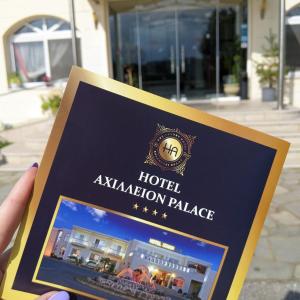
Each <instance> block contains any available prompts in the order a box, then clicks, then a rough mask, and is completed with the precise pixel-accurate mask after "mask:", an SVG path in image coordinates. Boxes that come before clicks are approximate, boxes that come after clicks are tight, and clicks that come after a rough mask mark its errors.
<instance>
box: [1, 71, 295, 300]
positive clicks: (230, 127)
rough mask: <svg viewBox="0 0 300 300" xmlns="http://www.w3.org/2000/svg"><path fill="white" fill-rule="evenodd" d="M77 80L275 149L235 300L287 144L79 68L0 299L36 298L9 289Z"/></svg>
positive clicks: (234, 291) (234, 289) (239, 271)
mask: <svg viewBox="0 0 300 300" xmlns="http://www.w3.org/2000/svg"><path fill="white" fill-rule="evenodd" d="M80 81H83V82H86V83H88V84H91V85H94V86H96V87H100V88H102V89H105V90H108V91H110V92H112V93H115V94H118V95H121V96H124V97H127V98H129V99H130V100H133V101H137V102H139V103H143V104H146V105H148V106H151V107H154V108H157V109H160V110H163V111H166V112H169V113H172V114H174V115H177V116H180V117H183V118H186V119H188V120H191V121H194V122H197V123H200V124H204V125H207V126H210V127H212V128H216V129H219V130H221V131H224V132H227V133H230V134H233V135H236V136H238V137H241V138H244V139H248V140H250V141H253V142H256V143H259V144H262V145H265V146H267V147H271V148H273V149H276V156H275V159H274V161H273V165H272V168H271V170H270V173H269V177H268V180H267V182H266V186H265V189H264V192H263V195H262V197H261V203H260V205H259V207H258V210H257V213H256V216H255V220H254V222H253V224H252V227H251V231H250V233H249V236H248V240H247V243H246V245H245V248H244V251H243V254H242V256H241V259H240V263H239V266H238V268H237V272H236V275H235V277H234V280H233V282H232V285H231V288H230V291H229V294H228V299H230V300H231V299H232V300H235V299H238V295H239V292H240V290H241V287H242V284H243V281H244V279H245V277H246V273H247V268H248V265H249V264H250V261H251V257H252V255H253V253H254V249H255V245H256V242H257V240H258V238H259V233H260V231H261V229H262V226H263V220H264V219H265V217H266V214H267V208H268V207H269V205H270V202H271V199H272V195H273V193H274V191H275V187H276V183H277V181H278V178H279V175H280V172H281V169H282V166H283V163H284V160H285V157H286V155H287V152H288V148H289V143H288V142H286V141H284V140H281V139H279V138H275V137H272V136H270V135H267V134H265V133H262V132H259V131H256V130H253V129H250V128H248V127H245V126H242V125H238V124H235V123H233V122H230V121H227V120H224V119H221V118H219V117H216V116H213V115H210V114H208V113H205V112H201V111H199V110H197V109H194V108H191V107H188V106H185V105H182V104H179V103H174V102H172V101H169V100H167V99H164V98H161V97H159V96H156V95H152V94H150V93H148V92H145V91H142V90H139V89H136V88H134V87H130V86H128V85H126V84H124V83H121V82H118V81H115V80H112V79H109V78H106V77H103V76H99V75H96V74H94V73H92V72H89V71H85V70H83V69H81V68H79V67H73V68H72V70H71V73H70V77H69V81H68V83H67V87H66V89H65V92H64V96H63V99H62V102H61V106H60V109H59V111H58V114H57V117H56V120H55V123H54V125H53V129H52V132H51V134H50V138H49V140H48V144H47V147H46V150H45V153H44V156H43V159H42V162H41V166H40V168H39V171H38V174H37V178H36V181H35V185H34V190H33V195H32V199H31V202H30V205H29V207H28V210H27V214H26V216H25V218H24V220H23V221H22V224H21V227H20V230H19V232H18V236H17V239H16V243H15V245H14V248H13V250H12V255H11V257H10V260H9V264H8V268H7V272H6V273H5V275H4V279H3V281H2V284H1V287H0V296H2V297H3V298H4V299H5V300H11V299H17V298H20V299H22V300H33V299H35V298H36V295H34V294H30V293H25V292H21V291H17V290H13V289H12V285H13V282H14V279H15V276H16V273H17V270H18V266H19V264H20V261H21V258H22V255H23V252H24V248H25V245H26V242H27V239H28V236H29V233H30V230H31V227H32V224H33V221H34V217H35V214H36V211H37V208H38V205H39V202H40V199H41V195H42V192H43V190H44V187H45V184H46V181H47V178H48V175H49V172H50V168H51V166H52V163H53V160H54V157H55V153H56V150H57V147H58V145H59V143H60V139H61V136H62V133H63V130H64V127H65V124H66V122H67V118H68V115H69V112H70V110H71V106H72V103H73V101H74V96H75V93H76V91H77V88H78V84H79V82H80ZM99 101H101V99H99Z"/></svg>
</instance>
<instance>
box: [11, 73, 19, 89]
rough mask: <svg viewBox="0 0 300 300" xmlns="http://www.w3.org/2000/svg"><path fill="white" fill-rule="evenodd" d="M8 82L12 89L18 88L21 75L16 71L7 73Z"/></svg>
mask: <svg viewBox="0 0 300 300" xmlns="http://www.w3.org/2000/svg"><path fill="white" fill-rule="evenodd" d="M8 82H9V85H10V87H11V88H12V89H18V88H19V87H20V86H21V84H22V80H21V77H20V75H19V74H18V73H11V74H9V76H8Z"/></svg>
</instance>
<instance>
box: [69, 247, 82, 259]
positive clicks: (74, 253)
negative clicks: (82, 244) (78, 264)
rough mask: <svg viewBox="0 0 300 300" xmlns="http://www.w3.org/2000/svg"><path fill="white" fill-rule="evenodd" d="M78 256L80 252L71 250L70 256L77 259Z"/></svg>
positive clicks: (75, 249)
mask: <svg viewBox="0 0 300 300" xmlns="http://www.w3.org/2000/svg"><path fill="white" fill-rule="evenodd" d="M79 255H80V250H79V249H77V248H72V250H71V254H70V256H76V257H78V256H79Z"/></svg>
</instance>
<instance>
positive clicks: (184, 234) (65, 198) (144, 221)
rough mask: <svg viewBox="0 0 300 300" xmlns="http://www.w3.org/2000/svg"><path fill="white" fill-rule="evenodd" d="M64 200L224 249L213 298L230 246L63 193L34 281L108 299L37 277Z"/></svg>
mask: <svg viewBox="0 0 300 300" xmlns="http://www.w3.org/2000/svg"><path fill="white" fill-rule="evenodd" d="M63 200H67V201H71V202H75V203H79V204H82V205H85V206H89V207H93V208H96V209H100V210H104V211H107V212H110V213H112V214H116V215H118V216H121V217H123V218H127V219H130V220H133V221H136V222H140V223H143V224H146V225H148V226H153V227H156V228H159V229H162V230H165V231H169V232H172V233H175V234H177V235H181V236H184V237H188V238H190V239H193V240H197V241H201V242H205V243H206V244H210V245H213V246H216V247H219V248H222V249H224V252H223V255H222V259H221V262H220V264H219V266H218V271H217V273H216V276H215V278H214V282H213V284H212V287H211V289H210V293H209V298H208V299H209V300H210V299H211V297H212V295H213V292H214V289H215V287H216V284H217V282H218V278H219V275H220V272H221V270H222V267H223V264H224V261H225V258H226V255H227V252H228V246H225V245H222V244H219V243H216V242H213V241H209V240H206V239H203V238H200V237H196V236H193V235H191V234H188V233H185V232H182V231H179V230H176V229H173V228H169V227H166V226H163V225H159V224H156V223H153V222H150V221H146V220H143V219H140V218H137V217H134V216H131V215H128V214H125V213H122V212H119V211H116V210H112V209H108V208H105V207H102V206H99V205H94V204H91V203H87V202H84V201H81V200H77V199H74V198H70V197H66V196H63V195H61V196H60V197H59V200H58V202H57V205H56V208H55V212H54V214H53V217H52V220H51V224H50V226H49V229H48V232H47V236H46V239H45V241H44V245H43V248H42V251H41V253H40V256H39V260H38V263H37V266H36V268H35V271H34V275H33V278H32V282H35V283H41V284H44V285H48V286H52V287H55V288H59V289H62V290H66V291H69V292H73V293H77V294H81V295H83V296H87V297H90V298H93V299H106V298H101V297H99V296H95V295H92V294H89V293H86V292H82V291H80V290H76V289H73V288H69V287H66V286H62V285H59V284H55V283H51V282H48V281H44V280H40V279H37V277H38V272H39V269H40V267H41V264H42V261H43V258H44V253H45V250H46V247H47V244H48V241H49V238H50V235H51V232H52V229H53V226H54V223H55V220H56V217H57V214H58V211H59V208H60V206H61V203H62V201H63ZM121 298H122V297H120V299H121Z"/></svg>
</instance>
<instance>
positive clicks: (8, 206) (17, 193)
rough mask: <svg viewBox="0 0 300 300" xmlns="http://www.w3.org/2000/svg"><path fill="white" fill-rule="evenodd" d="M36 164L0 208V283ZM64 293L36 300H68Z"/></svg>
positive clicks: (28, 194)
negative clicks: (9, 246) (8, 247)
mask: <svg viewBox="0 0 300 300" xmlns="http://www.w3.org/2000/svg"><path fill="white" fill-rule="evenodd" d="M37 169H38V164H37V163H35V164H33V165H32V167H31V168H29V169H28V170H27V171H26V172H25V173H24V174H23V176H22V177H21V178H20V179H19V181H18V182H17V183H16V184H15V186H14V187H13V189H12V190H11V191H10V193H9V195H8V196H7V197H6V199H5V200H4V202H3V203H2V205H1V206H0V283H1V281H2V279H3V276H4V273H5V271H6V267H7V263H8V258H9V256H10V249H9V250H7V251H5V249H6V248H7V246H8V245H9V243H10V241H11V239H12V237H13V235H14V232H15V231H16V229H17V228H18V226H19V224H20V222H21V219H22V216H23V214H24V211H25V208H26V205H27V203H28V201H29V199H30V195H31V192H32V189H33V183H34V179H35V176H36V173H37ZM69 299H70V298H69V294H68V293H66V292H55V291H53V292H50V293H47V294H44V295H42V296H40V297H39V298H38V299H37V300H69Z"/></svg>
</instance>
